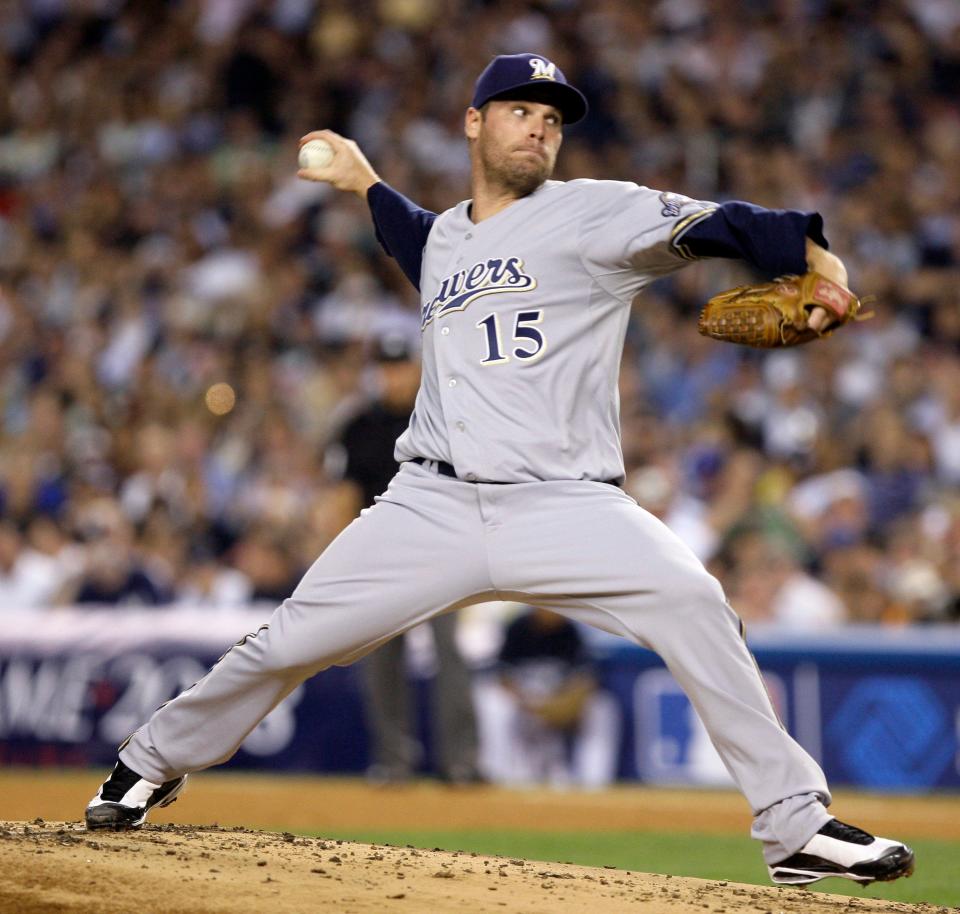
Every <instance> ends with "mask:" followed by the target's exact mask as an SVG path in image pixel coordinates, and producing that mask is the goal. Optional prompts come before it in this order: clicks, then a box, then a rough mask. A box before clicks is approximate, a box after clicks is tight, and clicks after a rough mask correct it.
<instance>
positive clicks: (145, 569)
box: [0, 0, 960, 628]
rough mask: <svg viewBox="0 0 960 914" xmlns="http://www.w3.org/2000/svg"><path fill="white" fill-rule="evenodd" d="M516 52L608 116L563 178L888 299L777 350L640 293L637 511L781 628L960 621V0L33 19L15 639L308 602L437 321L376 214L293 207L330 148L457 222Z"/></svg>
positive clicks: (13, 109) (6, 537)
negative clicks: (706, 212)
mask: <svg viewBox="0 0 960 914" xmlns="http://www.w3.org/2000/svg"><path fill="white" fill-rule="evenodd" d="M521 50H538V51H542V52H545V53H546V54H547V55H548V56H550V57H551V58H552V59H554V60H555V61H556V62H557V63H558V64H559V65H560V66H561V67H562V68H563V69H564V71H565V73H566V74H567V76H568V78H570V80H571V81H572V82H574V84H576V85H578V86H580V87H582V88H583V89H584V91H585V93H586V94H587V96H588V97H589V100H590V104H591V109H592V111H591V115H590V117H589V119H588V120H587V121H586V122H585V123H584V124H582V125H578V126H577V127H576V128H573V129H571V130H569V131H568V133H567V136H566V139H565V146H564V150H563V152H562V154H561V157H560V167H559V173H558V175H557V177H559V178H572V177H598V178H616V179H627V180H636V181H638V182H639V183H642V184H647V185H649V186H652V187H656V188H658V189H662V190H671V191H676V192H680V193H685V194H688V195H690V196H694V197H698V198H703V199H712V200H718V201H719V200H725V199H736V198H739V199H746V200H750V201H752V202H755V203H760V204H763V205H766V206H771V207H790V208H797V209H816V210H819V211H820V212H821V213H823V215H824V217H825V220H826V226H827V237H828V238H829V239H830V241H831V244H832V247H833V249H834V250H835V251H837V252H838V253H839V254H840V256H841V257H843V259H844V260H845V262H846V263H847V265H848V267H849V271H850V280H851V285H852V287H853V288H854V289H855V290H857V291H858V292H859V293H861V294H871V295H873V296H875V297H876V302H875V304H874V309H875V311H876V316H875V317H874V318H873V319H871V320H868V321H865V322H863V323H860V324H858V325H856V326H854V327H848V328H845V329H844V330H843V332H841V333H839V334H837V335H836V336H835V337H834V338H833V339H831V341H830V342H829V343H828V344H817V345H813V346H810V347H807V348H805V349H802V350H795V351H790V352H783V353H774V354H758V353H755V352H752V351H747V350H744V349H740V348H738V347H733V346H724V345H721V344H718V343H715V342H711V341H708V340H705V339H702V338H700V337H698V336H697V334H696V330H695V314H696V311H697V309H698V307H699V306H700V304H702V302H703V301H705V300H706V298H707V297H709V295H710V294H712V293H713V292H715V291H718V290H719V289H721V288H725V287H728V286H730V285H733V284H735V283H737V282H740V281H744V280H746V279H748V278H750V277H749V276H748V274H747V273H745V272H744V271H743V270H742V268H741V267H740V266H739V265H736V264H733V263H732V262H726V261H712V262H710V263H708V264H703V265H697V266H695V267H692V268H689V269H687V270H684V271H682V272H681V273H679V274H677V275H676V276H674V277H672V278H669V279H667V280H663V281H660V282H659V283H657V284H656V285H654V286H653V287H652V288H651V289H649V290H648V291H647V292H645V293H644V295H642V296H641V298H640V299H639V300H638V302H637V303H636V304H635V306H634V317H633V321H632V324H631V330H630V333H629V336H628V343H627V350H626V355H625V358H624V362H623V370H622V383H621V389H622V414H623V428H624V446H625V455H626V459H627V466H628V474H629V476H628V481H627V488H628V490H629V491H630V492H631V493H632V494H634V495H635V496H636V497H637V498H638V500H639V501H640V502H641V504H643V505H644V506H646V507H648V508H649V509H651V510H654V511H655V512H657V513H658V514H659V515H661V516H663V517H664V518H665V519H666V520H667V521H668V523H670V524H671V525H672V526H673V527H674V528H675V529H676V530H677V532H679V533H680V534H681V535H682V536H684V537H685V538H686V539H687V541H688V542H689V543H690V544H691V545H692V546H693V547H694V548H695V550H696V551H697V552H698V554H699V555H700V556H701V557H702V558H703V559H704V560H705V561H706V562H708V563H709V565H710V567H711V568H712V569H713V570H714V571H715V572H716V573H717V574H718V576H719V577H720V579H721V580H722V582H723V583H724V586H725V587H726V589H727V592H728V595H729V597H730V600H731V602H732V604H733V605H734V606H735V608H736V609H737V610H738V612H739V613H740V614H741V615H742V616H744V617H745V618H746V619H747V620H748V621H756V620H767V621H770V620H772V621H776V622H779V623H782V624H785V625H794V626H805V627H808V628H809V627H822V626H829V625H835V624H840V623H844V622H860V623H878V624H904V623H910V622H927V621H944V620H953V621H956V620H957V619H958V618H960V488H958V484H960V351H958V348H960V102H958V98H960V95H958V91H957V90H958V87H960V6H958V5H957V4H956V2H955V0H877V2H861V0H847V2H829V0H806V2H804V0H768V2H760V0H758V2H752V3H750V4H739V5H736V8H735V5H733V4H728V3H721V2H719V0H713V2H711V0H669V2H667V0H663V2H649V3H624V2H621V0H590V2H587V0H582V2H578V0H543V2H539V3H527V2H519V0H515V2H500V3H494V2H480V0H473V2H468V0H350V2H345V0H322V2H313V0H259V2H254V0H183V2H173V0H171V2H161V0H153V2H150V0H137V2H122V0H20V2H15V3H11V4H5V5H4V6H3V9H2V11H0V85H2V86H3V87H4V89H3V91H2V92H0V611H2V609H4V608H11V607H12V606H14V605H17V606H21V607H22V606H31V605H34V606H38V607H44V606H51V605H59V604H72V603H87V602H89V603H94V602H109V603H118V604H119V603H129V602H139V603H146V604H158V605H160V604H165V603H169V602H182V603H190V604H191V605H195V606H198V607H200V606H206V607H211V608H212V607H215V606H222V605H229V604H236V603H241V602H246V601H248V600H254V599H255V600H266V601H272V602H277V601H279V600H281V599H282V598H284V597H285V596H287V595H288V594H289V592H290V590H291V589H292V587H293V586H294V585H295V583H296V581H297V580H298V578H299V575H300V574H301V572H302V571H303V570H304V569H305V568H306V566H307V565H308V564H309V563H310V562H312V560H313V559H314V558H315V557H316V555H317V554H319V552H320V551H321V550H322V549H323V548H324V547H325V545H326V544H327V543H328V542H329V541H330V539H331V538H332V537H333V536H335V535H336V533H337V532H338V530H339V529H340V526H341V525H342V523H343V522H344V518H343V516H342V515H343V506H342V489H341V486H340V483H339V480H338V475H337V468H336V466H335V463H336V461H334V460H330V459H326V456H327V455H328V454H329V453H330V449H329V445H330V443H331V441H333V440H334V439H335V438H336V434H337V430H338V429H339V427H340V426H341V424H342V422H343V421H344V419H345V418H346V417H348V416H349V415H350V414H351V412H352V411H353V410H354V409H356V407H357V406H358V404H360V403H361V402H362V401H363V399H364V398H365V397H366V396H369V395H372V394H373V393H375V390H376V371H375V368H374V366H373V363H372V361H371V357H370V351H371V346H372V343H373V341H374V340H376V339H377V338H378V337H379V336H380V335H381V334H383V333H386V332H394V333H397V332H399V333H408V334H410V336H411V338H412V339H416V337H417V336H418V326H419V321H418V316H417V315H418V305H417V297H416V293H415V292H414V291H413V290H412V289H410V288H408V286H407V284H406V282H405V280H404V279H403V277H402V274H401V273H400V271H399V270H398V269H397V268H396V266H395V265H394V264H393V263H392V262H390V261H388V260H387V259H386V258H385V257H384V256H383V255H382V254H381V252H380V250H379V248H378V246H377V244H376V242H375V239H374V236H373V233H372V229H371V226H370V221H369V216H368V213H367V212H366V211H365V208H364V207H363V206H362V204H360V203H359V201H356V200H354V199H353V198H352V197H350V198H348V197H346V196H340V195H337V194H335V193H333V192H331V191H329V189H328V188H326V187H324V186H320V185H313V184H308V183H305V182H300V181H298V180H297V179H296V177H295V170H296V164H295V158H296V149H297V140H298V138H299V137H300V136H301V135H302V134H304V133H305V132H307V131H308V130H311V129H316V128H320V127H330V128H333V129H335V130H337V131H339V132H341V133H344V134H346V135H348V136H351V137H353V138H355V139H356V140H357V141H358V142H359V143H360V145H361V147H362V148H363V149H364V150H365V151H366V153H367V154H368V156H369V158H370V159H371V160H372V161H373V162H374V164H375V166H376V167H377V168H378V169H379V170H380V172H381V174H382V175H383V176H384V177H385V179H386V180H388V181H390V182H391V183H392V184H394V185H395V186H396V187H398V188H399V189H401V190H402V191H404V192H405V193H407V194H408V195H409V196H410V197H412V198H413V199H415V200H417V201H418V202H419V203H421V204H422V205H424V206H426V207H428V208H431V209H434V210H437V211H440V210H443V209H445V208H446V207H448V206H450V205H452V204H453V203H454V202H456V201H457V200H459V199H462V198H463V197H464V196H466V193H467V177H468V161H467V156H466V150H465V145H464V142H463V140H462V135H461V125H462V114H463V110H464V107H465V104H466V100H467V99H468V98H469V97H470V93H471V86H472V82H473V79H474V78H475V77H476V75H477V73H479V71H480V70H481V69H482V68H483V66H484V65H485V64H486V63H487V61H488V60H489V58H490V57H491V56H492V55H493V54H496V53H510V52H516V51H521ZM530 231H532V232H549V231H550V226H549V225H532V226H530ZM223 382H225V383H228V384H230V385H231V386H232V388H233V389H234V390H235V392H236V404H235V406H233V408H232V409H229V410H227V407H229V405H230V404H229V401H227V402H226V403H224V404H222V405H221V404H220V403H219V402H217V401H215V400H211V401H210V402H211V404H212V405H213V407H214V409H215V411H213V410H211V408H210V407H209V406H208V398H207V397H206V394H207V391H208V390H209V389H210V388H211V386H212V385H214V384H217V383H223ZM225 410H226V411H225ZM641 558H642V557H641ZM371 560H374V557H371Z"/></svg>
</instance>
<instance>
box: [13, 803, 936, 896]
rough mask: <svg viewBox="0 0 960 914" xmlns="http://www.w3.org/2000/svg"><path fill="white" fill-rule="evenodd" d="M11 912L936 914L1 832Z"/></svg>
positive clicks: (165, 842)
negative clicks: (871, 913)
mask: <svg viewBox="0 0 960 914" xmlns="http://www.w3.org/2000/svg"><path fill="white" fill-rule="evenodd" d="M0 838H2V840H0V872H2V873H3V876H2V877H0V910H2V911H4V912H9V914H67V912H69V914H81V912H83V914H130V912H143V914H214V912H216V914H263V912H270V914H305V912H314V911H330V912H337V914H368V912H369V914H372V912H378V914H380V912H393V911H396V912H398V914H404V912H405V914H445V912H469V914H486V912H490V914H493V912H506V914H566V912H570V914H572V912H589V914H622V912H624V911H638V912H640V911H642V912H644V914H677V912H681V911H683V912H689V911H703V912H717V914H722V912H726V914H741V912H743V914H746V912H750V914H771V912H777V914H780V912H782V914H832V912H837V914H841V912H843V914H855V912H864V914H866V912H877V914H879V912H902V914H907V912H910V914H921V912H923V914H935V912H937V911H941V910H942V909H940V908H937V907H935V906H932V905H908V904H901V903H897V902H885V901H875V900H860V899H852V898H846V897H841V896H832V895H821V894H812V893H810V892H805V891H803V890H801V889H777V888H764V887H759V886H750V885H740V884H737V883H727V882H711V881H707V880H702V879H686V878H680V877H670V876H656V875H649V874H645V873H630V872H626V871H623V870H615V869H592V868H589V867H582V866H573V865H570V864H561V863H533V862H528V861H524V860H516V859H509V858H506V857H484V856H480V855H478V854H471V853H466V852H461V853H451V852H449V851H424V850H416V849H414V848H409V847H406V848H397V847H383V846H377V845H369V844H354V843H351V842H347V841H327V840H323V839H321V838H305V837H298V836H295V835H292V834H289V833H287V834H275V833H270V832H253V831H247V830H243V829H241V828H239V827H238V828H235V829H225V828H216V827H207V828H195V827H192V826H183V825H147V826H146V827H145V828H144V829H143V830H142V831H139V832H126V833H122V834H113V833H103V832H93V833H90V832H87V831H85V830H84V829H83V828H82V827H81V826H80V825H77V824H75V823H69V824H64V823H59V822H50V823H47V822H44V821H43V820H42V819H37V820H36V821H35V822H33V823H31V824H29V825H25V824H22V823H9V822H8V823H2V824H0Z"/></svg>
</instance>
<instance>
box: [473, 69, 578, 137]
mask: <svg viewBox="0 0 960 914" xmlns="http://www.w3.org/2000/svg"><path fill="white" fill-rule="evenodd" d="M508 98H515V99H526V100H528V101H542V102H544V103H545V104H550V105H553V106H554V108H556V109H557V110H558V111H559V112H560V114H561V115H562V116H563V122H564V123H565V124H575V123H576V122H577V121H579V120H580V119H581V118H583V117H584V115H586V113H587V100H586V99H585V98H584V97H583V93H582V92H581V91H580V90H579V89H575V88H574V87H573V86H571V85H570V83H568V82H567V78H566V76H564V75H563V71H562V70H561V69H560V68H559V67H558V66H557V65H556V64H555V63H551V61H549V60H548V59H547V58H546V57H544V56H543V55H542V54H501V55H500V56H499V57H494V58H493V60H491V61H490V63H489V64H488V65H487V68H486V69H485V70H484V71H483V72H482V73H481V74H480V77H479V78H478V79H477V84H476V86H475V88H474V91H473V101H472V102H471V103H470V104H471V105H472V106H473V107H474V108H479V107H481V106H482V105H485V104H486V103H487V102H489V101H494V100H497V99H508Z"/></svg>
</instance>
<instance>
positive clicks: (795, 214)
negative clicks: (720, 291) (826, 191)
mask: <svg viewBox="0 0 960 914" xmlns="http://www.w3.org/2000/svg"><path fill="white" fill-rule="evenodd" d="M807 238H810V239H811V240H813V241H815V242H816V243H817V244H819V245H820V246H821V247H824V248H826V247H828V244H827V239H826V238H825V237H824V235H823V217H822V216H821V215H820V214H819V213H804V212H800V211H798V210H789V209H765V208H764V207H762V206H755V205H754V204H752V203H744V202H742V201H740V200H731V201H730V202H728V203H723V204H721V205H720V206H718V207H717V209H716V211H715V212H714V213H713V214H712V215H710V216H707V217H706V218H704V219H701V220H700V221H699V222H695V223H694V224H693V225H691V226H690V228H689V229H687V231H686V232H683V233H682V235H680V236H679V237H678V238H676V239H674V243H675V244H678V245H682V246H683V247H684V248H685V249H686V251H688V252H689V253H690V254H692V255H693V256H694V257H736V258H739V259H741V260H745V261H747V263H749V264H751V265H752V266H754V267H756V268H757V269H758V270H759V271H760V272H761V273H765V274H767V275H768V276H770V277H771V278H773V277H775V276H783V275H784V274H786V273H795V274H802V273H806V272H807V255H806V239H807Z"/></svg>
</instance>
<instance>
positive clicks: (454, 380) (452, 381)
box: [447, 378, 457, 387]
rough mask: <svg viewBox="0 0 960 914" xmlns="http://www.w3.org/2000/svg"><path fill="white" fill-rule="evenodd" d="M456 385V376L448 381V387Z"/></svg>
mask: <svg viewBox="0 0 960 914" xmlns="http://www.w3.org/2000/svg"><path fill="white" fill-rule="evenodd" d="M456 386H457V379H456V378H451V379H450V380H449V381H447V387H456Z"/></svg>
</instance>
